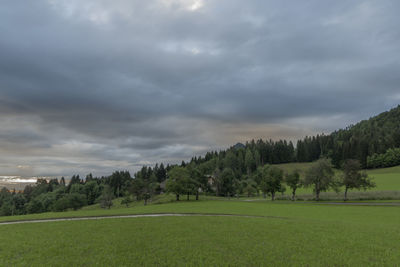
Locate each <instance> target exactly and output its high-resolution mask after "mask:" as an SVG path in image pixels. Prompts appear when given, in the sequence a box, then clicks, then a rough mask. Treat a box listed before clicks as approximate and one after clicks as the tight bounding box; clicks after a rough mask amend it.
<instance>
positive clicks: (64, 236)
mask: <svg viewBox="0 0 400 267" xmlns="http://www.w3.org/2000/svg"><path fill="white" fill-rule="evenodd" d="M110 212H114V213H120V214H129V213H153V212H177V213H182V212H192V213H193V212H198V213H230V214H246V215H263V216H272V217H267V218H236V217H235V218H231V217H168V218H167V217H162V218H136V219H107V220H99V221H74V222H53V223H42V224H24V225H2V226H0V265H1V266H3V265H27V264H29V265H31V264H33V265H65V266H67V265H69V266H70V265H95V264H100V265H103V266H109V265H114V266H116V265H118V266H120V265H132V264H135V265H165V266H166V265H169V266H171V265H173V266H175V265H188V266H191V265H192V266H205V265H218V266H224V265H230V266H246V265H247V266H249V265H250V266H259V265H286V266H288V265H318V266H333V265H335V266H345V265H351V266H354V265H357V266H367V265H375V266H383V265H391V266H393V265H395V264H396V263H398V262H400V254H398V251H399V250H400V242H399V241H398V240H400V229H399V227H398V225H399V224H400V212H399V207H364V206H363V207H359V206H330V205H316V204H304V203H300V204H291V203H284V202H281V203H271V202H240V201H199V202H195V201H191V202H181V203H168V204H162V205H149V206H146V207H144V206H136V207H132V208H122V207H121V208H116V209H114V210H111V211H102V210H95V209H93V210H82V211H78V212H70V213H66V214H68V215H75V216H76V215H94V214H100V213H103V214H104V213H106V214H107V213H108V214H110ZM59 214H62V213H59ZM66 214H64V215H66ZM276 217H278V218H276ZM280 217H282V218H280Z"/></svg>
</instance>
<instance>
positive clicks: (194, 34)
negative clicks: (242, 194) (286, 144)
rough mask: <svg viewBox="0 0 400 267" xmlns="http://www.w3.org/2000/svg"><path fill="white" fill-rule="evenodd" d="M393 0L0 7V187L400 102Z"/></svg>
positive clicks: (175, 154) (341, 120)
mask: <svg viewBox="0 0 400 267" xmlns="http://www.w3.org/2000/svg"><path fill="white" fill-rule="evenodd" d="M399 11H400V1H397V0H393V1H385V0H376V1H360V0H354V1H321V0H314V1H298V0H293V1H281V0H276V1H266V0H247V1H243V0H146V1H143V0H113V1H109V0H35V1H28V0H26V1H15V0H3V1H1V7H0V175H23V176H31V175H58V176H61V175H64V176H69V175H72V174H74V173H79V174H81V175H84V174H87V173H89V172H92V173H94V174H95V175H105V174H110V173H111V172H112V171H113V170H117V169H121V170H125V169H127V170H130V171H134V170H136V169H137V168H138V166H141V165H143V164H154V163H156V162H161V161H162V162H172V163H173V162H180V161H181V160H182V159H185V160H187V159H189V158H190V157H191V156H193V155H201V154H203V153H205V152H206V151H210V150H214V149H221V148H226V147H229V146H231V145H233V144H235V143H236V142H245V141H246V140H251V139H252V138H254V139H258V138H263V139H267V138H268V139H269V138H272V139H275V140H278V139H280V138H285V139H290V140H296V139H298V138H302V137H304V136H305V135H311V134H316V133H321V132H325V133H329V132H331V131H333V130H335V129H337V128H343V127H346V126H347V125H348V124H350V123H355V122H357V121H358V120H361V119H367V118H369V117H370V116H373V115H375V114H377V113H380V112H382V111H385V110H387V109H389V108H392V107H394V106H397V104H398V103H399V102H400V88H399V84H400V27H399V25H400V17H399Z"/></svg>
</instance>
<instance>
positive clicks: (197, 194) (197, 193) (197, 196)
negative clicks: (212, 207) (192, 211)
mask: <svg viewBox="0 0 400 267" xmlns="http://www.w3.org/2000/svg"><path fill="white" fill-rule="evenodd" d="M196 200H199V191H197V192H196Z"/></svg>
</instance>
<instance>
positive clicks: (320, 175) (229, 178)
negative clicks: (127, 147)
mask: <svg viewBox="0 0 400 267" xmlns="http://www.w3.org/2000/svg"><path fill="white" fill-rule="evenodd" d="M342 170H343V175H341V176H340V177H336V176H335V172H334V169H333V165H332V163H331V161H330V160H329V159H326V158H322V159H319V160H318V161H316V162H315V163H314V164H313V165H312V166H311V167H310V168H309V169H308V170H307V171H306V172H305V173H304V176H303V177H301V175H300V172H299V171H297V170H296V171H293V172H289V173H286V174H284V172H283V171H282V170H281V169H280V168H278V167H275V166H271V165H264V166H260V167H258V168H257V170H256V171H255V172H253V173H252V174H249V175H245V176H243V177H242V179H236V178H235V174H234V171H233V170H232V169H230V168H225V169H224V170H222V171H220V170H218V169H216V171H215V172H214V175H213V176H208V177H207V176H204V175H202V174H201V172H200V171H199V170H198V169H196V168H194V169H193V168H190V166H189V168H188V167H183V166H180V167H175V168H173V169H172V170H171V171H170V172H169V173H168V175H169V180H168V183H167V191H168V192H171V193H174V194H175V195H176V200H179V197H180V195H183V194H186V195H187V199H189V196H190V195H191V194H196V199H198V192H199V191H203V190H209V189H210V186H214V191H215V193H216V195H219V196H226V197H233V196H239V195H243V194H245V195H247V196H252V195H255V194H259V193H260V192H262V194H263V196H264V198H265V197H266V196H267V195H269V196H271V199H272V200H274V199H275V196H276V194H277V193H284V192H285V191H286V187H285V184H286V186H288V187H289V188H290V190H291V195H292V197H291V198H292V200H295V195H296V190H297V189H298V188H300V187H312V188H313V191H314V192H315V199H316V200H317V201H318V200H319V199H320V193H321V192H324V191H327V190H329V189H334V190H335V191H338V190H339V188H340V187H342V186H343V187H344V200H347V193H348V190H351V189H368V188H371V187H374V186H375V184H374V183H373V182H372V181H371V179H370V178H368V176H367V174H366V173H365V172H362V171H361V164H360V162H359V161H358V160H354V159H349V160H346V161H345V163H344V164H343V167H342ZM205 178H207V179H205Z"/></svg>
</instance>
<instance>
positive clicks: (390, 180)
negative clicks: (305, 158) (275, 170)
mask: <svg viewBox="0 0 400 267" xmlns="http://www.w3.org/2000/svg"><path fill="white" fill-rule="evenodd" d="M311 164H312V163H288V164H277V165H276V166H278V167H280V168H281V169H283V170H284V171H286V172H292V171H294V170H296V169H297V170H299V171H300V172H301V173H302V174H304V172H305V171H306V170H307V169H308V168H309V167H310V166H311ZM340 173H341V172H340V171H339V170H337V171H336V174H337V175H340ZM367 173H368V175H369V176H370V177H372V178H373V181H374V182H375V183H376V185H377V186H376V187H375V188H372V189H370V190H369V191H400V166H396V167H391V168H384V169H376V170H367ZM353 191H357V190H353ZM311 193H312V189H311V188H300V189H298V194H311Z"/></svg>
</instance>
